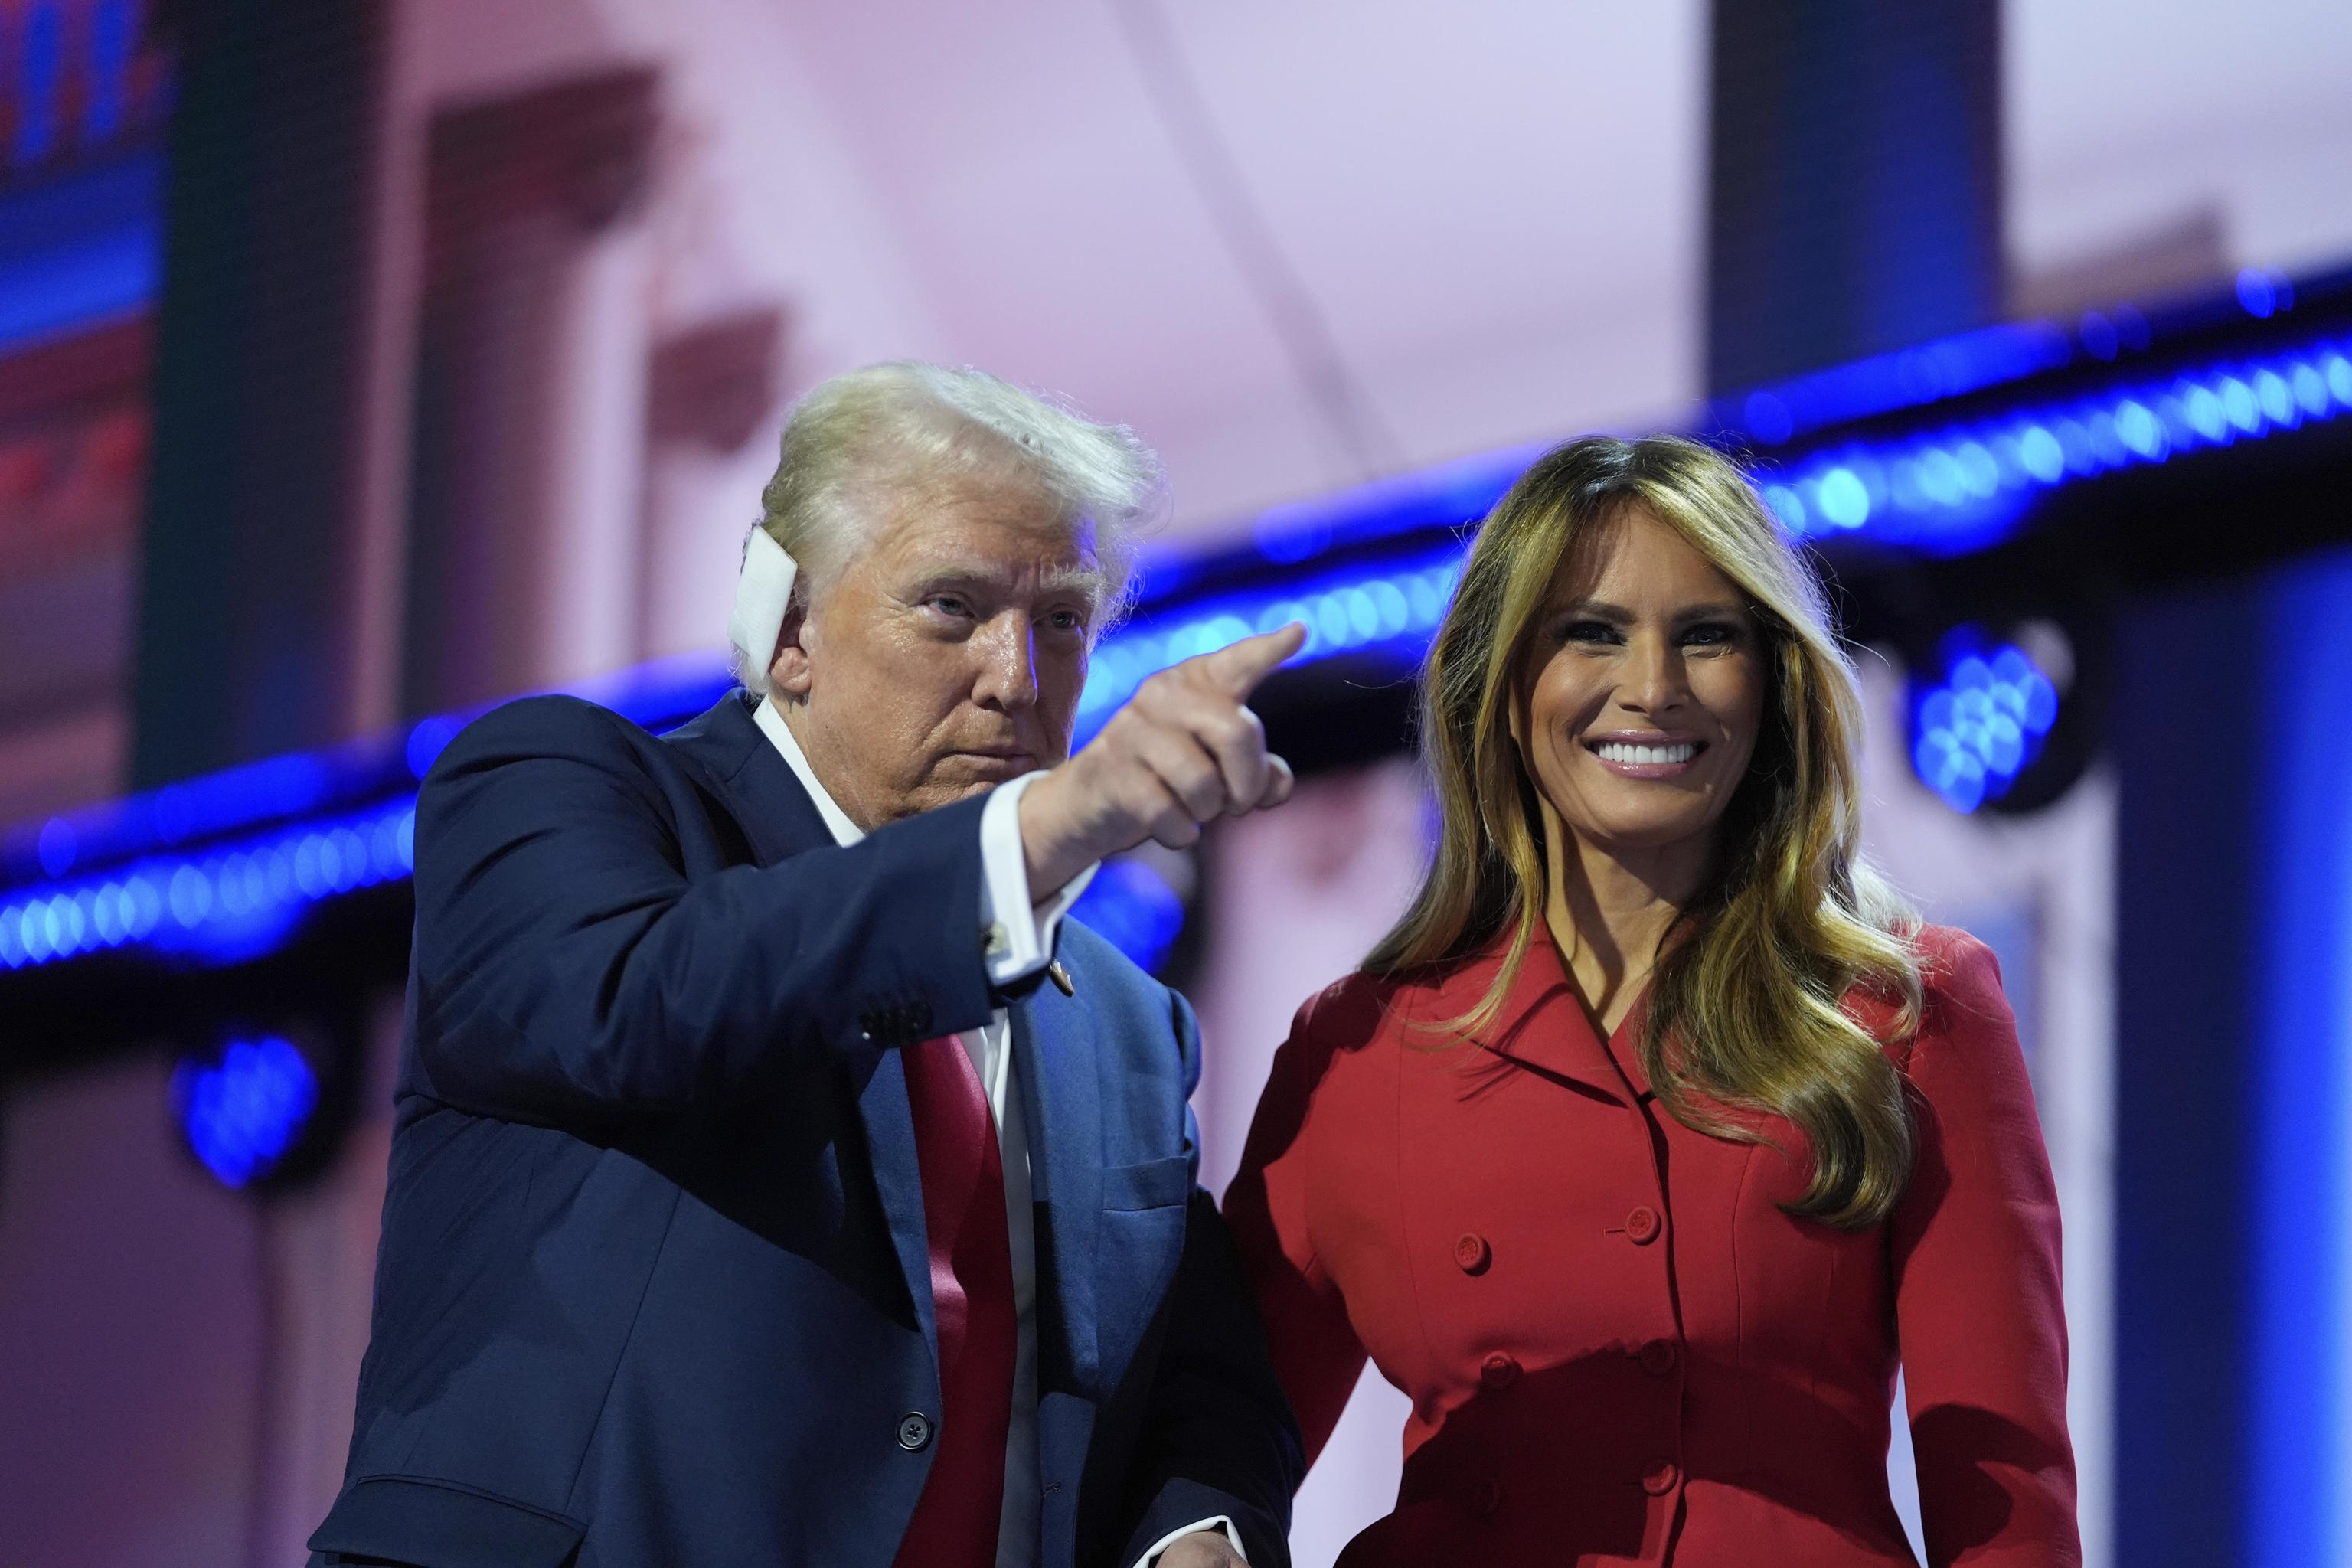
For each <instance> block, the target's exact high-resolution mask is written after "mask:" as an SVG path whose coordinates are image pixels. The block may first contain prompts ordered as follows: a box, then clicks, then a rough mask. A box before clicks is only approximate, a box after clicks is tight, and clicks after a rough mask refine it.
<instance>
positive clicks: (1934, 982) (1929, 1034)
mask: <svg viewBox="0 0 2352 1568" xmlns="http://www.w3.org/2000/svg"><path fill="white" fill-rule="evenodd" d="M1910 945H1911V952H1912V957H1913V959H1914V961H1915V962H1916V963H1917V965H1918V969H1919V1013H1918V1018H1917V1024H1916V1028H1914V1029H1913V1030H1912V1031H1911V1032H1910V1033H1909V1035H1908V1036H1907V1037H1905V1038H1903V1039H1902V1040H1901V1041H1900V1042H1899V1044H1898V1045H1896V1046H1895V1047H1893V1054H1894V1056H1895V1062H1896V1064H1897V1066H1898V1067H1900V1068H1902V1069H1903V1070H1904V1072H1905V1073H1906V1076H1908V1077H1911V1078H1913V1079H1914V1080H1915V1081H1916V1078H1917V1074H1918V1072H1919V1071H1920V1069H1921V1068H1922V1066H1923V1060H1922V1058H1923V1053H1924V1054H1926V1056H1927V1058H1929V1059H1934V1060H1946V1061H1949V1060H1952V1059H1955V1058H1954V1053H1955V1050H1956V1049H1957V1051H1958V1059H1970V1058H1975V1057H1977V1056H1979V1055H1980V1054H1981V1052H1980V1047H1986V1046H1988V1045H1990V1046H1996V1047H2000V1052H1999V1053H1998V1054H2002V1055H2011V1054H2014V1053H2015V1050H2016V1043H2015V1042H2016V1038H2017V1020H2016V1016H2015V1015H2014V1014H2013V1013H2011V1011H2010V1005H2009V998H2008V997H2007V996H2006V995H2005V994H2003V993H2002V991H2001V988H2000V960H1999V959H1998V958H1997V957H1995V956H1994V954H1993V951H1992V949H1991V948H1990V947H1987V946H1986V945H1985V944H1984V943H1983V942H1979V940H1977V938H1975V937H1974V936H1971V935H1970V934H1969V932H1967V931H1963V930H1961V929H1960V928H1959V927H1958V926H1941V925H1926V924H1923V925H1920V926H1918V927H1917V928H1916V930H1914V931H1912V932H1911V933H1910ZM1894 1016H1895V1009H1894V1008H1893V1006H1892V1005H1888V1006H1887V1007H1886V1008H1885V1017H1886V1018H1887V1019H1888V1020H1890V1021H1891V1020H1892V1018H1893V1017H1894ZM1882 1037H1888V1036H1885V1035H1882Z"/></svg>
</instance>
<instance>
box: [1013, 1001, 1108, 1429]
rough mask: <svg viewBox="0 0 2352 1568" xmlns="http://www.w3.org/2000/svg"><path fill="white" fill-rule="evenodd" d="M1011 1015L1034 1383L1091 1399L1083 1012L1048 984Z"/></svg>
mask: <svg viewBox="0 0 2352 1568" xmlns="http://www.w3.org/2000/svg"><path fill="white" fill-rule="evenodd" d="M1081 984H1083V978H1082V980H1081ZM1011 1016H1012V1023H1013V1077H1014V1079H1015V1080H1016V1083H1017V1085H1018V1087H1019V1089H1020V1091H1021V1109H1022V1114H1023V1115H1024V1117H1025V1118H1026V1119H1027V1121H1028V1124H1029V1182H1030V1192H1031V1196H1032V1200H1033V1207H1034V1213H1035V1214H1036V1215H1037V1220H1036V1227H1037V1383H1038V1387H1039V1389H1040V1390H1041V1391H1042V1392H1046V1393H1052V1392H1056V1391H1059V1392H1066V1393H1076V1394H1085V1395H1087V1396H1088V1397H1091V1396H1092V1394H1093V1392H1094V1388H1095V1383H1096V1380H1097V1377H1098V1375H1099V1373H1100V1367H1099V1364H1098V1357H1097V1339H1096V1333H1095V1327H1096V1325H1095V1285H1094V1268H1095V1253H1096V1248H1097V1238H1098V1236H1099V1233H1100V1230H1101V1226H1102V1150H1103V1139H1102V1100H1101V1092H1100V1084H1099V1081H1098V1079H1097V1071H1098V1067H1097V1063H1098V1062H1099V1061H1100V1059H1101V1052H1100V1051H1099V1050H1098V1049H1097V1046H1096V1042H1095V1040H1094V1037H1093V1036H1094V1031H1093V1026H1092V1022H1091V1018H1090V1016H1089V1014H1088V1011H1087V1008H1086V1007H1085V1006H1084V1005H1081V1004H1080V1003H1078V1002H1077V1001H1076V1000H1074V999H1072V998H1070V997H1066V996H1064V995H1063V994H1061V992H1060V991H1058V990H1056V989H1055V987H1053V986H1052V985H1039V986H1038V987H1036V988H1035V989H1034V990H1033V991H1031V992H1030V994H1028V996H1026V997H1025V998H1024V999H1023V1000H1021V1001H1018V1002H1015V1003H1014V1004H1013V1006H1012V1008H1011Z"/></svg>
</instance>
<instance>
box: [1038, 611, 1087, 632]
mask: <svg viewBox="0 0 2352 1568" xmlns="http://www.w3.org/2000/svg"><path fill="white" fill-rule="evenodd" d="M1045 624H1046V625H1047V626H1051V627H1053V629H1054V630H1055V631H1057V632H1082V631H1085V630H1086V629H1087V618H1086V617H1085V616H1082V615H1080V614H1078V612H1077V611H1076V610H1053V611H1049V612H1048V613H1047V614H1046V616H1045Z"/></svg>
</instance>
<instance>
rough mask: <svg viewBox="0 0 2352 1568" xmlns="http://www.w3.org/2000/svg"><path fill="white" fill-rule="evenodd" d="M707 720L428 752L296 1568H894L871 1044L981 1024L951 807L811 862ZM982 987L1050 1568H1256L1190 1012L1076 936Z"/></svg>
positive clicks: (964, 864) (1263, 1473) (889, 1130)
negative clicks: (393, 1036)
mask: <svg viewBox="0 0 2352 1568" xmlns="http://www.w3.org/2000/svg"><path fill="white" fill-rule="evenodd" d="M750 701H751V700H750V699H749V698H748V697H747V696H746V695H745V694H744V693H742V692H740V691H738V692H735V693H732V694H730V696H729V697H728V698H726V699H725V700H722V701H721V702H720V703H719V705H718V706H717V707H716V708H714V709H712V710H710V711H709V712H708V713H705V714H704V715H702V716H701V717H700V718H698V719H697V720H695V721H693V722H692V723H690V724H688V725H687V726H686V727H685V728H683V729H681V730H678V731H675V732H673V733H671V734H669V735H667V736H664V737H661V738H659V739H656V738H655V737H654V736H652V735H649V734H647V733H646V731H643V730H640V729H638V728H637V727H636V726H635V725H633V724H631V723H629V722H628V721H625V720H624V719H621V718H620V717H618V716H617V715H615V714H613V713H610V712H607V711H605V710H603V709H600V708H596V707H593V706H591V705H589V704H587V703H584V702H579V701H574V700H570V699H566V698H540V699H533V700H528V701H523V702H518V703H514V704H511V705H509V706H508V707H505V708H502V709H499V710H498V711H496V712H494V713H492V714H490V715H489V716H488V717H487V718H485V719H483V720H481V721H479V722H478V723H476V724H474V725H473V726H472V727H470V728H469V729H467V731H465V732H464V733H463V734H461V735H460V736H458V738H457V741H456V742H453V743H452V744H451V745H450V747H449V748H448V750H447V751H446V752H445V753H444V754H443V755H442V757H441V759H440V760H439V762H438V763H436V764H435V766H434V768H433V770H432V773H431V775H430V776H429V777H428V778H427V779H426V780H425V786H424V789H423V792H422V794H421V795H420V796H419V797H418V801H417V811H416V932H415V955H414V962H413V963H412V966H411V973H410V980H409V992H408V1018H407V1032H406V1037H405V1039H404V1044H403V1047H402V1055H401V1066H400V1079H399V1087H398V1091H397V1095H396V1108H395V1109H396V1120H395V1123H394V1135H393V1146H392V1169H391V1179H390V1188H389V1191H388V1193H387V1194H386V1197H385V1200H384V1211H383V1241H382V1244H381V1250H380V1251H379V1253H378V1258H377V1267H376V1282H375V1306H374V1317H373V1334H372V1338H371V1341H370V1343H369V1346H368V1352H367V1357H366V1360H365V1362H364V1363H362V1367H361V1371H360V1385H359V1404H358V1419H357V1423H356V1426H355V1428H354V1431H353V1433H352V1449H351V1458H350V1464H349V1468H348V1469H347V1472H346V1475H345V1479H344V1485H343V1490H342V1493H341V1496H340V1497H339V1498H338V1499H337V1500H336V1503H335V1505H334V1509H333V1510H332V1511H331V1513H330V1514H329V1515H328V1517H327V1520H326V1522H325V1523H324V1524H323V1525H321V1526H320V1529H319V1531H318V1532H317V1534H315V1535H314V1536H313V1537H312V1538H311V1542H310V1544H311V1547H312V1549H313V1550H314V1551H315V1552H319V1553H320V1554H321V1559H322V1560H323V1561H326V1562H335V1561H357V1562H368V1561H383V1562H391V1563H416V1564H424V1565H426V1568H476V1565H480V1568H488V1565H490V1564H498V1565H499V1568H509V1565H514V1568H533V1565H545V1568H555V1565H557V1564H563V1563H572V1564H577V1565H580V1568H585V1565H589V1564H597V1565H601V1568H651V1565H656V1564H670V1563H679V1564H701V1563H710V1564H735V1563H761V1564H785V1563H791V1564H799V1563H825V1564H835V1563H838V1564H863V1565H868V1568H887V1565H888V1564H889V1563H891V1560H892V1558H893V1555H894V1554H895V1552H897V1550H898V1542H899V1540H900V1538H901V1536H902V1534H903V1532H904V1531H905V1529H906V1525H907V1521H908V1518H909V1517H910V1515H911V1514H912V1512H913V1510H914V1507H915V1501H916V1498H917V1496H918V1495H919V1493H920V1492H921V1490H922V1487H923V1481H924V1478H925V1476H926V1475H927V1474H928V1473H929V1468H930V1458H931V1454H932V1452H933V1451H934V1450H935V1448H936V1447H937V1445H936V1444H929V1445H926V1446H922V1447H917V1448H914V1449H909V1448H908V1447H906V1446H904V1445H903V1444H902V1442H901V1435H902V1427H903V1426H904V1424H905V1422H906V1417H907V1416H908V1415H909V1414H910V1413H918V1412H919V1413H922V1414H923V1415H926V1416H928V1417H932V1418H936V1417H937V1416H938V1415H939V1414H940V1384H939V1374H938V1359H937V1339H936V1332H935V1330H934V1327H933V1322H932V1316H931V1298H930V1287H929V1261H928V1253H927V1249H926V1241H925V1232H924V1227H923V1211H922V1192H921V1186H920V1183H919V1180H918V1176H917V1167H916V1160H915V1149H914V1141H913V1126H912V1122H911V1121H910V1119H909V1114H908V1100H907V1089H906V1079H905V1076H904V1074H903V1072H902V1070H901V1067H900V1060H899V1057H898V1050H897V1048H896V1047H898V1046H900V1045H904V1044H908V1043H910V1042H912V1041H915V1040H919V1039H923V1038H928V1037H935V1036H940V1035H945V1034H949V1033H951V1032H954V1031H959V1030H963V1029H970V1028H974V1027H977V1026H982V1025H983V1024H985V1023H987V1022H988V1020H989V1018H990V1016H991V1015H992V1011H993V1010H994V1009H995V1008H996V1007H997V1006H998V1005H1001V1004H1006V1000H1007V999H1005V998H1003V997H1000V996H999V995H997V994H994V993H992V990H991V988H990V984H989V980H988V976H987V972H986V969H985V965H984V962H983V957H982V937H981V932H980V929H979V916H980V910H981V907H982V906H981V876H982V872H981V857H980V813H981V809H982V802H981V801H980V800H977V799H975V800H972V801H968V802H965V803H963V804H961V805H955V806H950V807H948V808H946V809H944V810H940V811H937V812H931V813H928V814H926V815H923V816H918V817H914V818H911V819H909V820H908V821H905V822H901V823H898V824H894V825H892V826H887V827H885V828H883V829H881V830H880V831H878V832H877V833H875V834H873V835H871V836H870V837H867V838H866V840H865V841H864V842H862V843H860V844H857V845H855V846H852V847H846V848H845V847H839V846H837V845H835V843H834V842H833V839H832V837H831V836H830V834H828V833H827V831H826V830H825V827H824V822H823V820H822V818H820V817H819V816H818V815H817V811H816V808H815V805H814V803H813V802H811V801H810V799H809V798H808V795H807V794H806V792H805V791H803V789H802V788H801V786H800V784H799V781H798V780H796V779H795V778H794V777H793V773H792V770H791V768H790V767H789V766H788V765H787V764H786V763H785V762H784V760H783V759H782V757H781V756H780V755H778V754H777V752H776V751H775V749H774V747H773V746H772V744H771V743H770V742H769V741H768V740H767V738H766V737H765V736H764V735H762V734H761V732H760V731H759V728H758V726H757V725H756V724H755V723H754V722H753V721H752V718H751V708H750ZM1059 954H1060V958H1061V961H1062V963H1064V965H1065V966H1066V971H1067V973H1068V974H1069V976H1070V978H1071V979H1072V981H1073V982H1074V983H1075V990H1076V995H1075V996H1074V997H1069V996H1065V995H1063V994H1061V992H1060V991H1059V989H1057V988H1056V987H1054V986H1051V985H1047V986H1042V987H1039V986H1034V985H1033V986H1032V987H1030V988H1029V989H1028V990H1027V993H1026V994H1024V995H1022V996H1020V997H1018V998H1014V999H1011V1000H1010V1001H1009V1006H1010V1011H1011V1017H1012V1025H1013V1027H1012V1035H1013V1047H1012V1048H1013V1052H1014V1054H1015V1058H1016V1066H1017V1077H1018V1081H1019V1086H1020V1091H1021V1093H1022V1095H1023V1096H1024V1101H1023V1105H1024V1111H1025V1113H1026V1117H1027V1122H1028V1126H1029V1129H1030V1156H1031V1163H1032V1177H1033V1183H1034V1192H1035V1200H1036V1209H1035V1215H1036V1242H1037V1278H1038V1309H1037V1313H1038V1317H1037V1341H1038V1384H1039V1390H1040V1399H1039V1407H1038V1411H1037V1427H1036V1430H1037V1442H1038V1448H1039V1459H1040V1464H1039V1474H1040V1478H1041V1480H1042V1483H1043V1485H1042V1489H1041V1495H1040V1496H1039V1497H1038V1498H1036V1499H1035V1500H1034V1506H1035V1507H1036V1508H1037V1509H1038V1510H1039V1522H1040V1539H1041V1541H1042V1542H1043V1543H1044V1550H1043V1558H1044V1561H1045V1563H1048V1564H1105V1565H1108V1568H1123V1564H1124V1563H1127V1562H1131V1561H1132V1558H1133V1555H1134V1554H1135V1553H1137V1552H1140V1551H1141V1550H1142V1549H1143V1548H1144V1547H1146V1546H1148V1545H1150V1543H1151V1542H1153V1541H1155V1540H1157V1539H1158V1538H1159V1537H1160V1535H1161V1534H1163V1533H1165V1532H1166V1531H1170V1530H1172V1529H1174V1528H1176V1527H1178V1526H1180V1525H1182V1524H1185V1523H1187V1522H1190V1521H1194V1520H1199V1519H1202V1518H1205V1517H1207V1516H1209V1515H1213V1514H1220V1513H1222V1514H1228V1515H1230V1516H1232V1518H1233V1519H1234V1521H1235V1523H1236V1525H1237V1526H1238V1527H1239V1529H1240V1531H1241V1533H1242V1536H1243V1540H1244V1544H1245V1546H1246V1548H1247V1551H1248V1552H1249V1557H1250V1561H1251V1563H1253V1564H1255V1565H1256V1568H1282V1565H1283V1564H1285V1563H1286V1562H1287V1552H1286V1545H1285V1541H1284V1537H1285V1533H1286V1529H1287V1523H1288V1517H1289V1506H1290V1497H1291V1493H1292V1491H1293V1490H1294V1489H1296V1487H1297V1483H1298V1480H1299V1478H1300V1476H1301V1474H1302V1473H1303V1468H1304V1467H1303V1464H1302V1461H1301V1458H1300V1449H1299V1443H1298V1437H1297V1428H1296V1426H1295V1424H1294V1423H1293V1421H1292V1418H1291V1415H1290V1412H1289V1408H1288V1405H1286V1402H1285V1400H1284V1398H1283V1395H1282V1393H1281V1390H1280V1385H1279V1384H1278V1383H1277V1382H1276V1379H1275V1376H1274V1373H1273V1371H1272V1369H1271V1366H1270V1364H1269V1363H1268V1361H1267V1358H1266V1352H1265V1341H1264V1336H1263V1332H1262V1331H1261V1329H1260V1326H1259V1323H1258V1321H1257V1317H1256V1313H1255V1307H1254V1306H1253V1305H1252V1304H1251V1302H1250V1300H1249V1297H1248V1294H1247V1290H1246V1287H1245V1286H1244V1284H1243V1283H1242V1280H1241V1276H1240V1272H1239V1269H1238V1267H1237V1265H1236V1263H1235V1260H1234V1256H1233V1253H1232V1247H1231V1243H1230V1241H1229V1240H1228V1238H1227V1237H1226V1234H1225V1231H1224V1229H1223V1222H1222V1221H1221V1220H1220V1219H1219V1218H1218V1216H1217V1215H1216V1211H1215V1209H1214V1207H1213V1205H1211V1203H1210V1201H1209V1199H1208V1197H1207V1195H1206V1194H1203V1193H1202V1191H1201V1190H1200V1188H1199V1186H1198V1185H1197V1184H1196V1183H1195V1181H1194V1175H1195V1168H1196V1164H1197V1152H1196V1148H1195V1139H1194V1127H1193V1122H1192V1113H1191V1111H1190V1110H1189V1109H1188V1107H1187V1104H1186V1101H1187V1100H1188V1099H1189V1097H1190V1095H1191V1093H1192V1088H1193V1085H1194V1083H1195V1081H1196V1080H1197V1079H1198V1076H1199V1068H1200V1049H1199V1042H1198V1038H1197V1037H1196V1034H1195V1031H1194V1026H1193V1022H1192V1012H1191V1009H1190V1008H1189V1007H1187V1006H1186V1005H1185V1003H1184V1001H1183V999H1182V998H1181V997H1180V996H1177V995H1176V994H1173V993H1171V991H1169V990H1168V989H1167V988H1166V987H1164V986H1162V985H1160V984H1158V983H1156V982H1154V981H1152V980H1151V979H1150V978H1149V977H1148V976H1146V975H1145V974H1144V973H1142V972H1141V971H1139V970H1138V969H1137V968H1136V967H1135V966H1134V965H1133V964H1131V963H1129V962H1128V961H1127V960H1126V959H1125V958H1123V957H1122V956H1120V955H1119V954H1118V952H1116V951H1115V950H1114V949H1112V948H1111V947H1110V946H1109V945H1108V944H1107V943H1105V942H1103V941H1102V940H1101V939H1100V938H1098V937H1097V936H1095V935H1094V934H1092V933H1091V932H1089V931H1087V930H1086V929H1085V928H1084V927H1083V926H1080V925H1078V924H1076V922H1071V921H1066V922H1064V926H1063V935H1062V938H1061V942H1060V947H1059Z"/></svg>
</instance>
